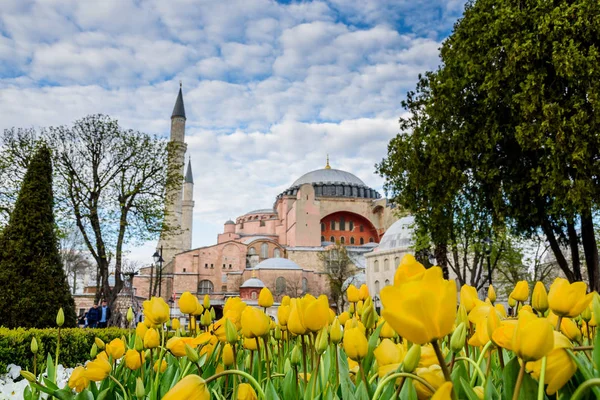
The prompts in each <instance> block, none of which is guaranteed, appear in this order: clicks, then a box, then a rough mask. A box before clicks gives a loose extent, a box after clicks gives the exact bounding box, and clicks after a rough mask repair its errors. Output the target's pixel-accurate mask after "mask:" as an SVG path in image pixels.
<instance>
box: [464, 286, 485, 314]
mask: <svg viewBox="0 0 600 400" xmlns="http://www.w3.org/2000/svg"><path fill="white" fill-rule="evenodd" d="M480 301H481V300H479V298H478V297H477V289H475V288H474V287H473V286H470V285H463V286H462V287H461V288H460V304H462V305H464V306H465V309H466V310H467V313H470V312H471V310H472V309H474V308H475V307H476V306H477V305H478V304H479V302H480Z"/></svg>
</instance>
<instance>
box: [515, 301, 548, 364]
mask: <svg viewBox="0 0 600 400" xmlns="http://www.w3.org/2000/svg"><path fill="white" fill-rule="evenodd" d="M553 332H554V331H553V329H552V325H550V323H549V322H548V320H546V319H545V318H538V317H536V316H535V315H534V314H532V313H530V312H527V311H524V312H522V313H521V314H519V320H518V322H517V326H516V328H515V332H514V334H513V339H512V347H513V349H512V350H513V351H514V352H515V353H516V354H517V356H519V358H521V359H522V360H523V361H525V362H527V361H537V360H539V359H540V358H542V357H544V356H545V355H546V354H548V353H549V352H550V351H551V350H552V348H553V347H554V333H553Z"/></svg>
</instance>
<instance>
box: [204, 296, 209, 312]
mask: <svg viewBox="0 0 600 400" xmlns="http://www.w3.org/2000/svg"><path fill="white" fill-rule="evenodd" d="M202 305H203V306H204V309H205V310H208V309H209V308H210V296H209V295H207V294H205V295H204V301H203V303H202Z"/></svg>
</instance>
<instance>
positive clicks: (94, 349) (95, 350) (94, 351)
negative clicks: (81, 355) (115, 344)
mask: <svg viewBox="0 0 600 400" xmlns="http://www.w3.org/2000/svg"><path fill="white" fill-rule="evenodd" d="M96 354H98V346H97V345H96V343H94V344H93V345H92V348H91V349H90V357H91V358H92V359H94V358H96Z"/></svg>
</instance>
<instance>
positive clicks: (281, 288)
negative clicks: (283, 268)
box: [275, 276, 287, 294]
mask: <svg viewBox="0 0 600 400" xmlns="http://www.w3.org/2000/svg"><path fill="white" fill-rule="evenodd" d="M286 288H287V284H286V283H285V278H284V277H283V276H280V277H279V278H277V280H276V281H275V293H276V294H282V293H284V292H285V289H286Z"/></svg>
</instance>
